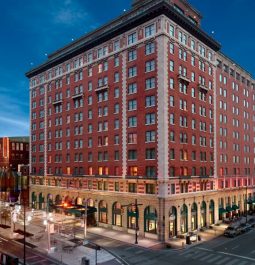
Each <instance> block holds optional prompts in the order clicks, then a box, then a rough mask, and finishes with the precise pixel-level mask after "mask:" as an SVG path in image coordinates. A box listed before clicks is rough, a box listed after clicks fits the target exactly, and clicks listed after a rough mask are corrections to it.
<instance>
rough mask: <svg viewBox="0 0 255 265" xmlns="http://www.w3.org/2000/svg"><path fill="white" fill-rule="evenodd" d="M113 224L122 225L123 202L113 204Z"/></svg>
mask: <svg viewBox="0 0 255 265" xmlns="http://www.w3.org/2000/svg"><path fill="white" fill-rule="evenodd" d="M112 224H113V225H116V226H122V216H121V204H120V203H118V202H115V203H114V204H113V205H112Z"/></svg>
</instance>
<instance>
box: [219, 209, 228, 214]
mask: <svg viewBox="0 0 255 265" xmlns="http://www.w3.org/2000/svg"><path fill="white" fill-rule="evenodd" d="M225 213H227V211H226V210H225V209H224V208H219V214H225Z"/></svg>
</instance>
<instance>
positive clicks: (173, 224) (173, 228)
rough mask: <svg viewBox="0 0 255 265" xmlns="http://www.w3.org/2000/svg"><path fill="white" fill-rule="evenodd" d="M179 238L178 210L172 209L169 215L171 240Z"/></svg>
mask: <svg viewBox="0 0 255 265" xmlns="http://www.w3.org/2000/svg"><path fill="white" fill-rule="evenodd" d="M175 236H177V209H176V207H174V206H173V207H171V209H170V213H169V238H171V237H175Z"/></svg>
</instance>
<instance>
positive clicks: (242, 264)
mask: <svg viewBox="0 0 255 265" xmlns="http://www.w3.org/2000/svg"><path fill="white" fill-rule="evenodd" d="M247 262H248V261H245V260H243V261H241V262H239V263H238V265H246V264H248V263H247Z"/></svg>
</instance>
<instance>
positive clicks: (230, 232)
mask: <svg viewBox="0 0 255 265" xmlns="http://www.w3.org/2000/svg"><path fill="white" fill-rule="evenodd" d="M239 234H240V231H239V230H238V229H237V227H232V226H229V227H227V228H226V229H225V231H224V236H226V237H235V236H238V235H239Z"/></svg>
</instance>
